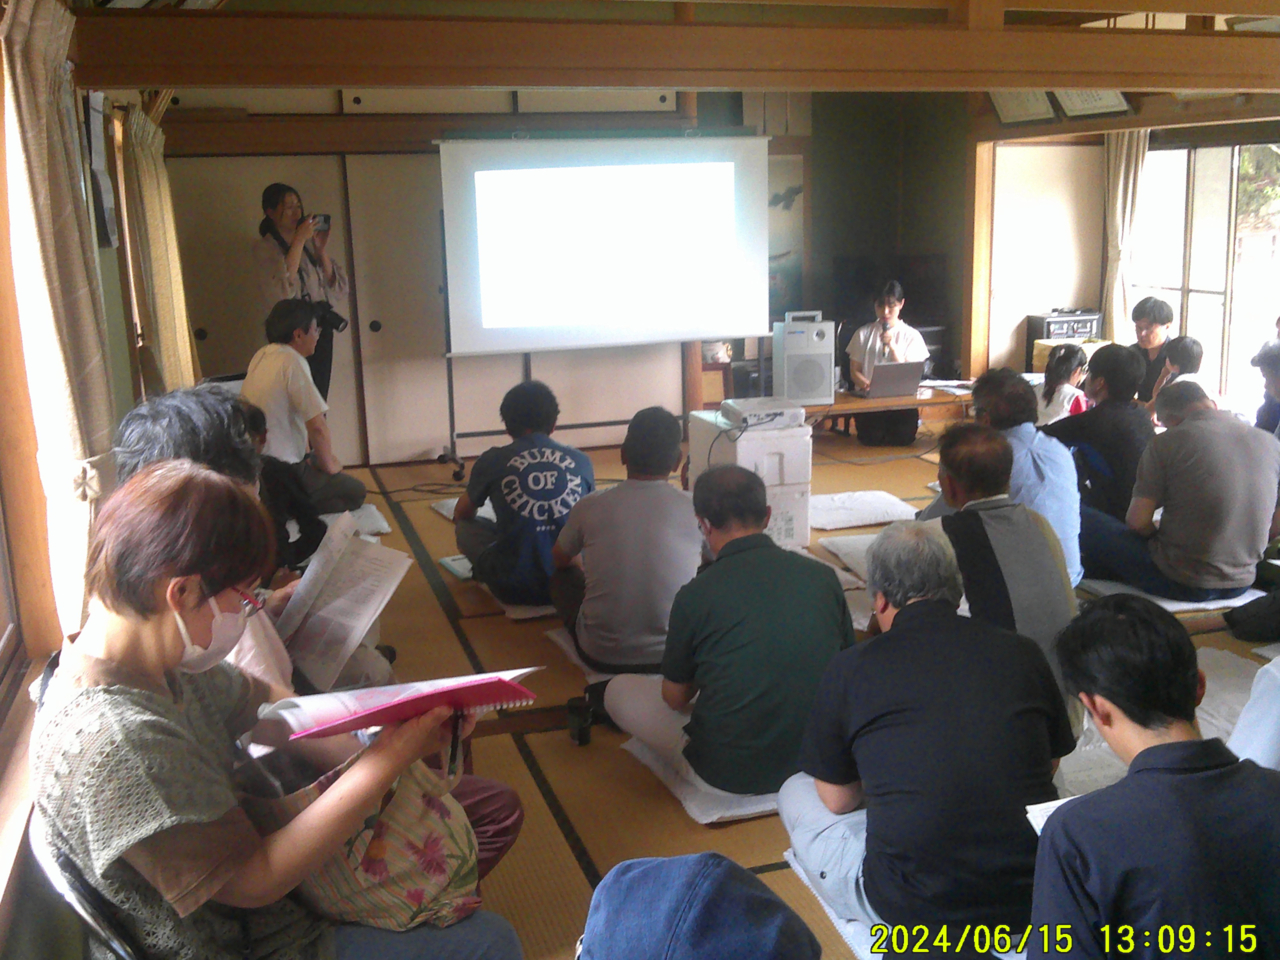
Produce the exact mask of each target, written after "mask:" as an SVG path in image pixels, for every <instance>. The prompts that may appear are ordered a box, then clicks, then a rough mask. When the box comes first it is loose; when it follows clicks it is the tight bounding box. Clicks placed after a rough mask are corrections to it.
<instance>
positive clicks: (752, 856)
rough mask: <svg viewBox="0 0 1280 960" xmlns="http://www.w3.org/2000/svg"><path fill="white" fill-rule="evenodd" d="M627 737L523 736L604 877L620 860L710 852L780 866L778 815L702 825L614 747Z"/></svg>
mask: <svg viewBox="0 0 1280 960" xmlns="http://www.w3.org/2000/svg"><path fill="white" fill-rule="evenodd" d="M626 739H627V738H626V736H625V735H624V734H620V733H614V732H613V731H611V730H607V729H605V728H602V727H593V728H592V731H591V743H590V744H589V745H588V746H585V747H579V746H577V745H576V744H574V743H573V742H572V741H571V740H570V739H569V736H568V734H567V733H565V732H564V731H554V732H551V733H541V734H534V735H532V736H530V737H529V738H528V743H529V746H530V748H531V749H532V750H533V753H534V756H535V757H537V759H538V763H539V765H540V766H541V767H542V769H543V771H544V772H545V773H546V775H547V779H548V781H549V782H551V783H552V784H553V785H554V786H555V788H556V793H557V795H558V796H559V797H560V802H561V803H562V804H563V805H564V809H565V812H566V813H568V815H569V819H570V820H572V821H573V824H574V826H575V827H576V828H577V831H578V835H579V836H580V837H581V838H582V841H583V843H584V844H586V847H587V850H588V852H589V853H590V854H591V858H592V860H593V861H594V862H595V864H596V866H597V867H599V869H600V872H601V873H607V872H608V871H609V869H610V868H612V867H613V866H614V865H616V864H618V863H620V862H621V861H623V860H632V859H634V858H636V857H670V856H677V855H679V854H684V853H702V852H704V851H708V850H710V851H715V852H716V853H722V854H724V855H725V856H726V857H728V858H729V859H731V860H733V861H735V862H737V863H740V864H742V865H743V866H744V867H758V866H764V865H766V864H771V863H777V862H778V861H780V860H781V859H782V854H783V851H785V850H786V849H787V846H788V842H787V834H786V831H785V830H783V829H782V824H781V822H780V821H779V820H778V818H777V816H774V815H771V816H767V817H759V818H757V819H755V820H745V821H740V822H737V823H729V824H723V825H720V826H714V827H704V826H700V825H698V824H697V823H695V822H694V821H693V820H691V819H689V816H688V814H686V813H685V812H684V808H683V807H681V806H680V802H679V801H678V800H676V798H675V797H673V796H672V795H671V793H670V791H668V790H667V788H666V787H664V786H663V785H662V782H661V781H660V780H658V778H657V777H655V776H654V775H653V774H652V773H650V772H649V770H647V769H646V768H645V767H644V766H642V765H641V764H640V762H639V761H638V760H636V759H635V758H634V757H632V756H631V754H629V753H626V752H625V751H623V750H621V749H619V748H620V747H621V745H622V744H623V742H624V741H625V740H626Z"/></svg>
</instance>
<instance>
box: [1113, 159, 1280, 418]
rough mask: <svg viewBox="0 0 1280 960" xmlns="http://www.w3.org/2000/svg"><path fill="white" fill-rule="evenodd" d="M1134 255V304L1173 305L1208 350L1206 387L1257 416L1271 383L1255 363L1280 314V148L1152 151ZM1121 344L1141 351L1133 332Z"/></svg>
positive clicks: (1121, 335) (1184, 330)
mask: <svg viewBox="0 0 1280 960" xmlns="http://www.w3.org/2000/svg"><path fill="white" fill-rule="evenodd" d="M1131 250H1132V253H1131V256H1130V267H1129V274H1128V278H1129V284H1130V285H1129V302H1130V303H1136V302H1137V301H1138V300H1140V299H1142V298H1143V297H1147V296H1155V297H1160V298H1161V299H1162V300H1165V301H1167V302H1168V303H1169V304H1170V306H1172V307H1173V313H1174V318H1175V323H1176V326H1177V329H1176V333H1177V334H1183V335H1187V336H1192V337H1195V338H1196V339H1197V340H1199V341H1200V343H1201V345H1202V346H1203V347H1204V363H1203V365H1202V366H1201V369H1200V372H1201V374H1202V376H1203V377H1204V379H1205V380H1206V381H1207V382H1209V383H1211V384H1213V383H1216V384H1217V385H1218V388H1219V390H1220V391H1221V393H1222V394H1223V396H1224V398H1225V400H1226V403H1227V405H1228V406H1229V407H1231V409H1233V410H1237V411H1239V412H1243V413H1248V412H1250V411H1252V409H1253V407H1254V406H1256V405H1257V403H1258V401H1259V399H1260V391H1261V383H1260V381H1259V379H1258V375H1257V371H1256V370H1254V369H1253V368H1252V366H1251V365H1250V363H1249V361H1250V359H1252V357H1253V355H1254V354H1255V353H1256V352H1257V350H1258V347H1259V346H1260V345H1261V344H1262V343H1263V342H1264V341H1265V340H1267V339H1268V338H1269V337H1271V336H1273V335H1274V332H1275V326H1274V324H1275V318H1276V314H1277V313H1280V273H1278V272H1277V267H1278V266H1280V259H1278V258H1280V145H1273V144H1258V145H1246V146H1214V147H1196V148H1179V149H1170V150H1152V151H1151V152H1150V153H1148V154H1147V159H1146V163H1145V164H1144V166H1143V170H1142V180H1141V183H1140V187H1139V192H1138V205H1137V210H1136V213H1135V217H1134V229H1133V241H1132V246H1131ZM1116 335H1117V339H1120V340H1122V341H1126V342H1132V341H1133V328H1132V326H1131V325H1129V324H1119V325H1118V329H1117V330H1116Z"/></svg>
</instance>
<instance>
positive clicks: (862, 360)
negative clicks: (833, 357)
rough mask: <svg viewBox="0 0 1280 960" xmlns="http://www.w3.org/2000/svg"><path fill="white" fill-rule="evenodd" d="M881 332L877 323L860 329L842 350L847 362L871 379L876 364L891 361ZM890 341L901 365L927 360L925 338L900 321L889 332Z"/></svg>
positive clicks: (927, 350)
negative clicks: (849, 361) (895, 349)
mask: <svg viewBox="0 0 1280 960" xmlns="http://www.w3.org/2000/svg"><path fill="white" fill-rule="evenodd" d="M881 329H882V328H881V326H880V322H879V321H876V322H875V323H868V324H867V325H866V326H864V327H859V328H858V329H857V330H855V331H854V333H853V339H851V340H850V341H849V346H848V347H846V348H845V352H846V353H848V354H849V359H850V360H852V361H853V362H854V363H856V364H858V366H859V367H860V368H861V370H862V375H863V376H865V377H870V376H871V371H872V369H874V367H875V365H876V364H877V363H892V362H893V357H892V356H890V353H889V349H890V348H889V347H886V346H885V345H884V344H883V343H881V342H880V332H881ZM890 339H891V340H892V341H893V346H894V347H896V348H897V350H898V355H899V356H900V357H901V358H902V362H903V363H919V362H920V361H922V360H928V359H929V348H928V347H927V346H926V345H925V342H924V337H922V336H921V335H920V331H919V330H917V329H916V328H915V327H911V326H908V325H907V324H905V323H903V322H902V321H901V320H899V321H898V322H897V324H895V325H894V328H893V330H892V331H890Z"/></svg>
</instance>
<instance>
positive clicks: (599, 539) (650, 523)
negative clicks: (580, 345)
mask: <svg viewBox="0 0 1280 960" xmlns="http://www.w3.org/2000/svg"><path fill="white" fill-rule="evenodd" d="M680 435H681V430H680V421H679V420H677V419H676V418H675V417H674V416H672V415H671V414H670V413H668V412H667V411H666V410H664V409H662V408H661V407H648V408H646V409H644V410H641V411H640V412H639V413H637V414H636V415H635V416H634V417H632V419H631V423H630V425H629V426H628V427H627V436H626V440H624V441H623V444H622V463H623V466H625V467H626V469H627V479H626V480H625V481H623V482H622V483H620V484H618V485H617V486H616V487H612V488H610V489H606V490H600V491H597V492H596V493H592V494H590V495H589V496H586V497H583V498H582V499H581V500H579V501H578V502H577V503H576V504H575V505H574V507H573V509H572V510H571V511H570V512H569V519H568V522H566V524H565V526H564V529H563V530H561V532H560V536H559V538H558V539H557V540H556V545H555V547H554V548H553V549H552V559H553V561H554V562H555V564H556V567H557V570H556V572H555V574H554V575H553V576H552V578H551V599H552V602H553V603H554V604H555V606H556V610H557V612H559V614H560V616H561V617H563V618H564V623H565V626H566V627H567V628H568V630H569V633H570V634H571V635H572V636H573V638H574V644H575V646H576V647H577V649H578V654H579V656H581V657H582V660H583V662H584V663H585V664H586V665H587V666H589V667H591V668H592V669H593V670H598V671H599V672H601V673H657V672H658V671H659V667H660V665H661V663H662V653H663V649H664V647H665V645H666V640H667V617H668V616H669V615H670V613H671V602H672V601H673V600H674V599H675V595H676V591H678V590H679V589H680V588H681V587H683V586H684V585H685V584H686V583H688V582H689V581H690V580H692V579H693V576H694V574H695V573H697V571H698V563H699V561H700V559H701V554H702V534H701V532H700V531H699V529H698V521H697V518H696V517H695V516H694V514H693V501H692V499H690V497H689V495H688V494H687V493H685V492H683V491H681V490H677V489H676V488H675V487H673V486H671V485H670V483H668V479H669V478H670V476H671V473H672V471H674V470H675V468H676V467H677V466H679V464H680ZM578 557H581V565H579V563H578V562H577V558H578Z"/></svg>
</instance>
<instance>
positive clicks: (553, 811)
mask: <svg viewBox="0 0 1280 960" xmlns="http://www.w3.org/2000/svg"><path fill="white" fill-rule="evenodd" d="M933 430H934V432H936V430H937V427H936V425H934V427H933ZM935 443H936V439H935V437H934V436H932V435H929V436H926V435H923V434H922V436H921V438H920V439H919V440H917V442H916V444H915V445H914V446H913V447H909V448H879V449H868V448H865V447H862V446H861V445H859V444H858V443H857V441H856V440H853V439H850V438H846V437H844V436H841V435H838V434H835V433H831V432H829V431H825V430H823V431H818V432H817V434H816V435H815V438H814V448H815V456H814V471H813V491H814V492H815V493H837V492H840V491H843V490H887V491H889V492H890V493H893V494H895V495H896V496H899V497H902V498H903V499H906V500H908V501H909V502H911V503H918V504H919V505H920V506H921V507H923V506H924V505H925V504H927V503H928V502H929V500H930V499H931V498H932V494H931V492H930V491H929V490H928V489H927V488H926V486H925V485H926V484H927V483H928V482H929V481H931V480H933V479H935V477H936V473H937V468H936V467H935V466H933V465H932V464H929V463H927V462H925V461H923V460H921V459H920V456H921V455H922V454H926V453H927V452H928V451H930V450H931V449H932V448H933V447H934V445H935ZM590 455H591V458H592V461H593V463H594V464H595V468H596V475H597V477H598V478H600V479H601V480H606V481H608V480H617V479H621V478H622V476H623V475H624V471H623V468H622V466H621V463H620V461H619V458H618V451H617V450H616V449H609V450H594V451H590ZM451 472H452V468H451V467H448V466H442V465H438V464H409V465H399V466H393V467H379V468H377V469H376V470H374V471H356V473H357V475H358V476H360V477H361V479H362V480H364V481H365V482H366V484H367V486H368V487H369V489H370V491H371V496H370V499H371V500H372V501H373V502H374V503H377V504H378V506H379V507H380V509H382V511H383V513H384V514H386V516H387V517H388V519H389V520H390V521H391V524H392V527H393V531H394V532H393V533H392V534H391V535H390V536H388V537H386V538H385V540H384V542H385V543H386V544H387V545H388V546H391V547H395V548H396V549H399V550H405V551H406V552H408V553H410V554H412V555H413V556H414V558H415V560H416V561H417V562H416V563H415V564H414V566H413V568H412V569H410V571H409V573H408V575H407V576H406V577H405V579H404V582H403V583H402V584H401V586H400V589H399V590H398V591H397V592H396V595H395V596H394V597H393V599H392V600H391V602H390V604H388V606H387V609H386V612H385V613H384V614H383V618H382V639H383V642H385V643H390V644H393V645H394V646H396V648H397V650H398V651H399V658H398V660H397V662H396V671H397V673H398V675H399V676H400V677H401V679H404V680H416V679H426V678H430V677H441V676H454V675H460V674H465V673H468V672H471V671H472V669H473V667H474V669H481V670H499V669H505V668H512V667H522V666H531V665H545V667H546V669H544V670H542V671H539V672H538V673H536V674H534V675H532V676H531V677H529V678H528V680H527V681H526V682H527V684H528V686H529V687H530V689H532V690H533V691H534V692H535V693H536V694H537V695H538V699H537V702H536V703H535V705H534V707H533V708H531V710H542V711H543V713H542V714H540V715H535V714H534V713H532V712H523V713H522V712H520V711H516V712H515V713H512V714H508V718H509V719H508V720H504V721H499V722H498V723H497V724H493V725H486V726H487V729H490V730H501V731H510V730H511V729H512V726H511V725H512V724H514V723H516V722H517V721H519V722H521V723H523V719H522V718H524V719H529V720H533V721H536V722H535V723H533V724H525V725H524V726H523V727H522V729H526V730H534V729H537V730H538V731H540V732H529V733H525V734H512V733H510V732H501V733H497V734H494V735H491V736H481V737H477V738H476V740H475V742H474V759H475V771H476V773H477V774H479V775H481V776H486V777H492V778H495V779H498V780H501V781H503V782H505V783H508V784H510V785H511V786H513V787H515V788H516V790H518V791H519V793H520V796H521V798H522V799H523V801H524V806H525V826H524V831H523V833H522V835H521V838H520V840H519V842H518V843H517V844H516V845H515V847H514V848H513V849H512V851H511V853H510V854H508V856H507V857H506V859H505V860H504V861H503V862H502V864H500V865H499V866H498V868H497V869H496V870H495V871H494V873H493V874H492V876H490V877H489V878H488V879H487V880H486V881H485V883H484V886H483V892H484V896H485V901H486V905H487V906H488V907H489V908H490V909H492V910H495V911H497V912H498V913H501V914H502V915H503V916H505V917H507V918H508V919H509V920H510V921H511V922H512V923H513V924H514V925H515V927H516V930H517V931H518V932H519V934H520V937H521V940H522V941H523V943H524V948H525V956H526V957H529V958H530V960H562V958H563V960H569V958H571V957H572V956H573V950H574V945H575V943H576V942H577V938H578V936H579V934H580V933H581V932H582V926H583V922H584V920H585V918H586V914H587V909H588V906H589V904H590V897H591V888H592V883H593V881H596V880H598V878H599V876H601V875H603V874H604V873H606V872H607V871H608V870H609V869H610V868H611V867H613V866H614V865H615V864H617V863H619V862H621V861H623V860H628V859H632V858H636V857H651V856H675V855H680V854H688V853H698V852H702V851H708V850H711V851H717V852H719V853H723V854H724V855H725V856H728V857H730V858H731V859H733V860H734V861H736V862H737V863H740V864H742V865H743V866H746V867H748V868H755V869H756V870H757V871H758V872H760V876H761V879H762V880H763V881H764V882H765V883H766V884H768V885H769V886H770V888H772V889H773V890H775V891H776V892H778V894H779V895H780V896H782V897H783V899H784V900H786V901H787V902H788V903H790V904H791V905H792V906H793V907H794V908H795V909H796V911H797V912H798V913H799V914H800V915H801V916H802V917H803V918H804V919H805V921H806V922H807V923H808V924H809V925H810V927H811V928H812V929H813V931H814V933H815V935H816V936H817V937H818V939H819V940H820V941H821V942H822V945H823V949H824V955H825V956H827V957H834V958H848V957H850V956H852V955H851V954H850V952H849V950H848V948H847V947H846V946H845V944H844V942H843V941H842V940H841V938H840V937H839V935H838V934H837V932H836V931H835V929H834V928H833V927H832V926H831V923H830V921H828V920H827V918H826V916H825V915H824V914H823V912H822V910H821V908H820V907H819V906H818V904H817V903H816V902H815V901H814V900H813V898H812V897H811V896H810V895H809V894H808V891H806V890H805V889H804V887H803V885H802V884H801V883H799V881H798V880H796V879H795V877H794V876H793V874H792V873H791V872H790V871H789V870H785V869H777V867H778V865H779V864H780V863H781V861H782V853H783V851H784V850H785V849H786V848H787V846H788V843H787V838H786V834H785V831H784V830H783V828H782V825H781V823H780V822H779V820H778V818H777V817H776V816H768V817H761V818H759V819H756V820H749V821H744V822H738V823H731V824H725V825H720V826H713V827H703V826H699V825H698V824H696V823H694V822H693V821H692V820H691V819H689V817H688V816H687V815H686V814H685V813H684V810H683V809H682V808H681V806H680V804H679V802H678V801H677V800H676V799H675V798H674V797H673V796H671V794H670V793H669V792H668V791H667V790H666V788H665V787H663V786H662V784H661V783H660V782H659V781H658V780H657V778H655V777H654V776H653V774H652V773H650V772H649V771H648V770H647V769H645V768H644V767H643V766H641V764H640V763H638V762H637V761H636V760H635V759H634V758H633V757H631V755H630V754H628V753H626V752H624V751H623V750H621V749H620V747H621V744H622V743H623V742H624V740H625V737H624V736H623V735H621V734H619V733H616V732H613V731H610V730H608V729H606V728H604V727H595V728H593V729H592V742H591V744H590V745H589V746H586V747H578V746H576V745H575V744H573V743H572V742H571V741H570V740H569V737H568V733H567V731H566V730H564V729H563V728H562V724H563V714H561V713H559V712H557V711H556V710H554V709H551V710H548V709H547V708H556V707H562V706H563V705H564V703H565V702H566V701H567V700H568V698H570V697H574V696H580V695H581V693H582V688H583V677H582V673H581V671H580V670H578V669H577V668H575V667H574V666H573V665H572V664H570V663H569V661H568V660H567V659H566V658H565V656H564V654H563V653H562V652H561V651H560V650H559V649H558V648H557V647H556V646H555V645H554V644H553V643H552V642H551V641H549V640H548V639H547V638H546V637H545V635H544V634H545V632H546V631H547V630H548V629H550V628H552V627H554V626H558V625H559V621H558V620H556V619H555V618H544V619H541V620H533V621H525V622H513V621H511V620H508V619H507V618H506V617H504V616H502V615H501V614H500V611H499V609H498V608H497V605H496V604H495V603H493V601H492V599H491V598H490V597H488V595H487V594H486V593H484V591H482V590H480V589H479V588H478V587H477V586H476V585H475V584H474V583H470V582H465V581H459V580H457V579H456V578H455V577H453V575H452V574H450V573H448V572H447V571H445V570H442V569H441V568H440V567H439V565H438V563H437V561H438V560H439V558H440V557H443V556H449V555H451V554H455V553H457V552H458V551H457V545H456V542H455V540H454V535H453V526H452V524H451V523H449V522H448V521H447V520H445V519H444V518H443V517H441V516H440V515H439V514H437V513H436V512H435V511H433V510H432V509H431V501H433V500H439V499H445V498H447V497H450V496H457V495H458V493H460V492H461V485H459V484H456V483H455V482H454V481H453V480H452V478H451V476H450V474H451ZM379 484H381V487H382V489H385V490H387V491H391V494H390V496H389V497H384V496H382V495H380V494H379V493H378V490H379ZM415 487H417V489H413V488H415ZM388 501H392V502H390V503H389V502H388ZM834 532H835V531H822V535H824V536H828V535H831V533H834ZM1228 639H1229V638H1228ZM548 726H551V727H555V729H546V728H547V727H548Z"/></svg>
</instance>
